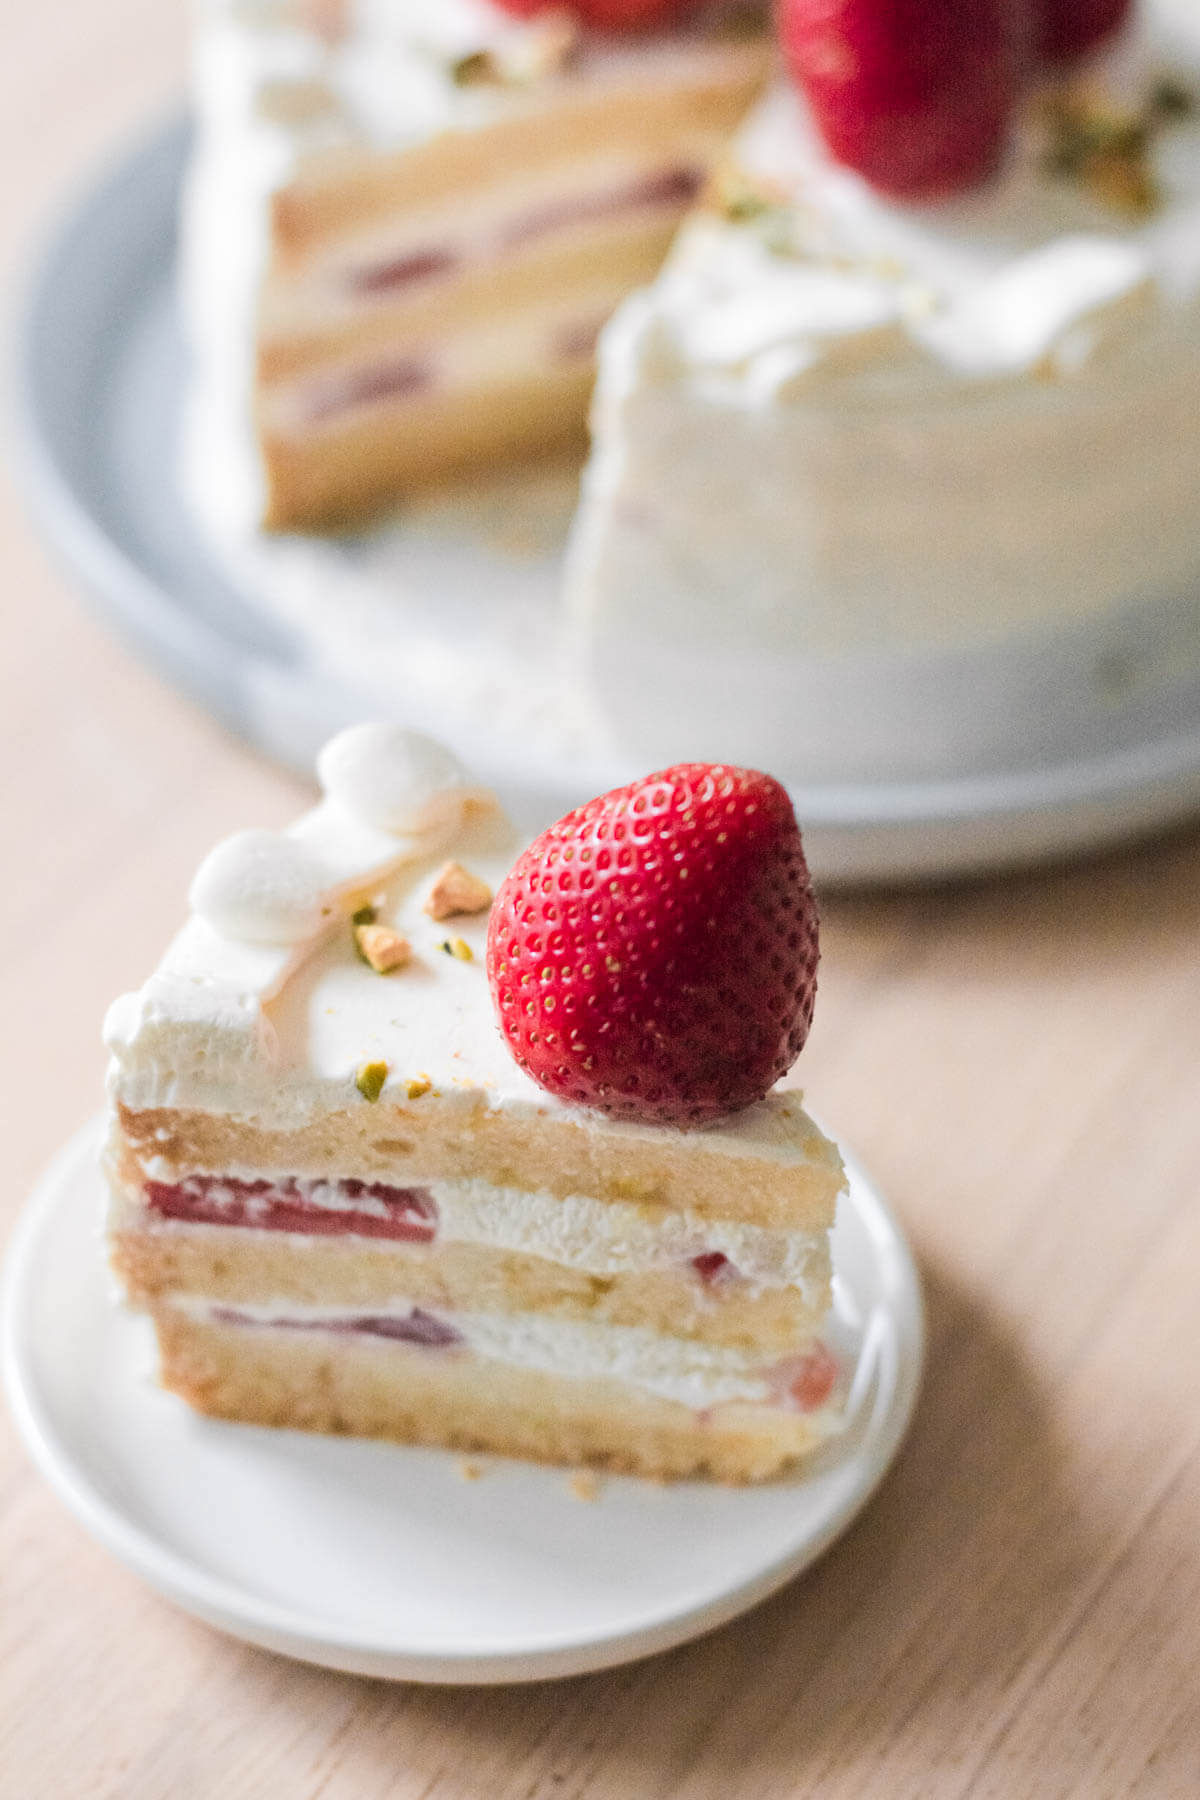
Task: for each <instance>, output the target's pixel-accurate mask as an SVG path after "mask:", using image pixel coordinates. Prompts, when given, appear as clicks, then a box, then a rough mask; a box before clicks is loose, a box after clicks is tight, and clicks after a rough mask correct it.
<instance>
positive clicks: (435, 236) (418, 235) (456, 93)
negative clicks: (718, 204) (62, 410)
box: [183, 0, 767, 530]
mask: <svg viewBox="0 0 1200 1800" xmlns="http://www.w3.org/2000/svg"><path fill="white" fill-rule="evenodd" d="M747 11H748V9H747V7H746V5H745V4H737V3H734V4H730V3H729V0H724V3H723V4H697V3H696V0H687V3H686V4H684V3H683V0H579V4H577V5H575V6H572V7H566V8H563V7H548V6H546V5H544V4H531V3H527V0H373V3H372V4H371V5H361V6H359V5H352V4H351V3H350V0H201V4H200V5H199V6H198V8H197V34H196V57H195V66H196V73H195V81H194V95H195V111H196V119H197V133H196V148H195V153H194V157H193V162H192V168H191V174H190V177H189V183H188V197H187V203H186V206H185V209H184V243H183V267H184V284H183V285H184V297H185V301H186V305H187V314H188V322H189V336H190V338H191V342H192V348H193V352H194V361H195V372H194V380H193V384H192V386H193V395H192V398H193V403H194V408H193V410H194V418H193V430H192V437H193V439H194V440H195V441H194V442H193V445H192V450H191V460H192V462H193V463H194V468H193V470H192V472H191V482H190V485H192V486H194V487H196V489H197V493H198V495H199V496H200V497H201V499H202V503H203V504H204V506H205V510H206V512H208V511H212V510H214V506H215V507H216V510H218V511H220V510H221V509H222V508H223V509H224V510H226V511H229V512H231V513H233V514H236V515H238V516H240V515H242V514H245V513H247V512H249V511H254V512H255V513H256V515H257V516H256V518H255V521H254V522H255V523H258V522H260V521H261V522H262V523H265V524H266V525H267V526H268V527H269V528H274V529H292V530H295V529H301V530H311V529H314V528H317V529H320V528H327V527H334V528H336V527H338V526H342V525H345V524H346V523H348V522H352V521H355V520H361V519H362V518H364V517H366V516H367V515H369V514H370V513H372V512H373V511H377V510H379V509H380V508H382V507H386V506H387V505H389V504H393V505H394V504H395V503H396V502H397V501H398V500H399V499H401V498H403V497H405V496H407V495H408V494H410V493H411V492H412V491H413V490H414V489H419V488H422V487H429V486H430V485H432V484H437V483H438V482H441V481H444V480H446V479H447V478H448V477H453V476H456V475H459V476H461V475H469V474H471V473H472V472H474V471H476V470H478V469H486V468H488V467H490V466H492V465H493V464H495V463H498V462H503V461H504V459H505V458H507V457H512V456H530V455H542V454H545V452H546V451H547V450H548V449H552V448H555V447H561V446H563V445H567V444H572V443H574V442H577V441H579V442H581V441H582V437H583V431H584V415H585V410H586V406H587V399H588V395H589V392H590V390H591V383H592V372H593V360H592V352H593V346H594V343H595V337H596V333H597V331H598V330H599V328H600V326H601V325H602V324H603V322H604V321H605V319H607V318H608V316H609V315H610V313H611V312H612V311H613V309H614V307H615V306H616V305H617V303H618V301H620V300H621V299H623V298H624V297H625V295H626V294H628V293H629V292H630V291H631V290H632V289H633V288H635V287H637V286H638V285H639V284H640V283H641V282H643V281H648V280H649V279H650V278H651V277H652V276H653V275H654V274H655V273H656V271H657V269H658V267H659V265H660V264H661V262H662V258H663V256H664V254H665V253H666V249H667V246H668V244H669V242H670V239H671V236H672V234H673V232H674V229H675V227H676V225H677V224H678V222H679V219H680V218H681V217H682V215H683V213H684V211H685V210H686V208H687V207H688V205H689V204H690V203H691V202H692V201H693V200H694V199H695V197H696V194H697V193H698V191H699V190H700V188H701V187H702V186H703V184H704V181H705V179H706V177H707V175H708V172H709V170H710V168H711V166H712V164H713V161H714V159H715V158H716V157H717V155H718V154H719V153H720V152H721V151H722V150H723V149H724V147H725V145H726V144H727V142H728V140H729V137H730V135H731V133H732V132H733V130H734V128H735V127H736V126H737V124H738V123H739V121H740V119H741V117H742V115H743V114H744V112H745V110H746V108H747V106H748V105H749V104H750V101H751V100H752V98H753V97H754V95H755V93H756V92H757V91H758V89H759V88H760V87H761V85H762V82H763V80H764V78H765V75H766V67H767V41H766V37H765V35H764V33H763V31H762V27H761V17H760V18H759V20H758V22H757V24H755V22H754V20H753V18H751V19H750V20H749V24H748V23H747ZM760 13H761V8H760ZM214 496H215V497H216V498H215V499H214Z"/></svg>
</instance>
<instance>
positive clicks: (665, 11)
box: [495, 0, 696, 31]
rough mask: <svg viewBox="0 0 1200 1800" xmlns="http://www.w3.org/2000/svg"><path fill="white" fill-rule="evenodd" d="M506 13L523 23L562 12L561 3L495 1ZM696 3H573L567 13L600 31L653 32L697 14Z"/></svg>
mask: <svg viewBox="0 0 1200 1800" xmlns="http://www.w3.org/2000/svg"><path fill="white" fill-rule="evenodd" d="M495 3H496V5H497V6H501V7H503V9H504V11H505V12H508V13H515V14H516V15H517V17H518V18H519V19H531V18H533V17H534V15H535V14H536V13H542V12H552V11H553V12H561V11H562V10H563V8H562V6H561V4H559V0H495ZM695 6H696V0H571V3H570V5H569V6H568V7H567V11H568V12H571V13H574V15H575V17H576V18H577V19H578V20H579V22H580V24H581V25H591V26H593V27H594V28H595V29H596V30H597V31H652V30H653V29H654V28H655V26H658V25H673V24H674V23H675V21H676V20H677V19H678V18H680V17H681V15H682V14H684V13H687V12H692V11H694V10H695Z"/></svg>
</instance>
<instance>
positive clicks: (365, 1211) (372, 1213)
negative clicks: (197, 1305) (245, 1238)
mask: <svg viewBox="0 0 1200 1800" xmlns="http://www.w3.org/2000/svg"><path fill="white" fill-rule="evenodd" d="M143 1191H144V1195H145V1200H146V1204H147V1206H148V1207H149V1208H150V1210H151V1211H152V1212H156V1213H158V1214H159V1215H160V1216H161V1217H162V1218H164V1219H179V1220H182V1221H184V1222H185V1223H187V1224H191V1225H242V1226H250V1227H251V1228H253V1229H255V1230H258V1231H298V1232H303V1233H304V1234H305V1235H306V1236H316V1237H341V1236H348V1235H354V1236H356V1237H374V1238H396V1239H401V1240H403V1241H404V1242H406V1243H411V1244H428V1243H431V1242H432V1241H433V1239H434V1237H435V1236H436V1234H437V1205H436V1203H435V1201H434V1198H433V1195H432V1194H431V1193H430V1191H429V1189H428V1188H419V1187H410V1188H402V1187H392V1186H390V1185H388V1184H387V1183H386V1182H381V1181H371V1182H367V1181H353V1180H350V1181H336V1182H317V1181H310V1182H300V1181H298V1180H297V1179H296V1178H295V1177H294V1176H288V1177H285V1178H284V1179H283V1180H276V1181H268V1180H266V1179H262V1180H257V1181H239V1180H236V1179H234V1178H233V1177H231V1176H228V1175H190V1176H189V1177H188V1178H187V1180H186V1181H181V1182H177V1183H175V1184H173V1185H171V1184H168V1183H166V1182H161V1181H148V1182H147V1183H146V1186H145V1189H144V1190H143Z"/></svg>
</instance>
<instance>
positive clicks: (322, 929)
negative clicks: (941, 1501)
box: [107, 725, 843, 1480]
mask: <svg viewBox="0 0 1200 1800" xmlns="http://www.w3.org/2000/svg"><path fill="white" fill-rule="evenodd" d="M320 773H321V777H322V782H323V785H324V789H325V797H324V799H323V801H322V802H321V804H320V805H319V806H318V807H317V808H316V809H315V810H314V811H313V812H311V813H309V814H307V815H306V816H305V817H304V818H302V819H300V820H299V821H297V823H296V824H295V825H294V826H292V827H291V828H289V830H288V831H286V832H283V833H268V832H257V831H254V832H242V833H239V834H238V835H237V836H235V837H234V838H232V839H229V840H227V841H226V842H225V843H224V844H222V845H218V846H217V848H216V849H215V850H214V851H213V852H212V853H211V854H210V856H209V858H208V859H206V862H205V863H204V864H203V865H202V867H201V869H200V871H199V872H198V874H197V877H196V880H195V882H194V883H193V886H192V893H191V899H192V908H193V916H192V919H191V921H190V922H189V924H188V925H187V926H186V927H185V929H184V930H183V932H182V933H181V934H180V936H179V937H178V938H177V939H176V941H175V943H174V944H173V945H172V946H171V948H170V949H169V950H168V952H167V954H166V956H165V957H164V959H163V961H162V963H161V965H160V967H159V969H158V970H157V971H156V972H155V973H154V974H153V975H152V976H151V977H150V979H149V981H148V982H147V983H146V985H145V986H144V987H143V988H142V990H141V991H140V992H139V993H137V994H133V995H127V996H126V997H125V998H124V999H123V1000H121V1001H119V1002H117V1004H116V1005H115V1006H114V1007H113V1009H112V1011H111V1013H110V1016H109V1020H108V1025H107V1038H108V1042H109V1046H110V1049H111V1051H112V1056H113V1062H112V1070H111V1078H110V1089H111V1094H112V1102H113V1131H112V1138H111V1142H110V1147H109V1153H108V1165H109V1172H110V1180H111V1187H112V1208H111V1214H110V1241H111V1246H112V1254H113V1261H114V1265H115V1267H116V1269H117V1271H118V1274H119V1275H120V1277H121V1279H122V1281H123V1282H124V1285H125V1288H126V1291H127V1292H128V1294H129V1295H130V1297H131V1299H132V1300H133V1301H134V1302H135V1303H136V1304H138V1305H140V1306H142V1307H144V1308H145V1309H146V1310H147V1311H148V1312H149V1313H150V1314H151V1316H152V1317H153V1319H154V1323H155V1326H156V1328H157V1333H158V1341H159V1346H160V1353H161V1363H162V1378H163V1380H164V1383H165V1384H166V1385H167V1386H168V1387H169V1388H171V1389H172V1390H173V1391H175V1392H177V1393H179V1394H181V1395H182V1396H183V1397H184V1398H186V1399H187V1400H189V1401H190V1402H191V1403H192V1404H193V1405H195V1406H197V1407H199V1408H200V1409H201V1410H203V1411H207V1412H211V1413H214V1414H218V1415H220V1416H224V1417H228V1418H239V1419H252V1420H256V1421H258V1422H261V1423H268V1424H287V1425H298V1426H303V1427H306V1428H309V1429H315V1430H321V1431H351V1432H358V1433H365V1434H371V1435H378V1436H383V1437H391V1438H396V1439H400V1440H403V1441H408V1442H421V1443H429V1444H445V1445H453V1446H456V1447H461V1448H472V1449H492V1450H496V1451H501V1452H507V1453H511V1454H515V1455H522V1456H530V1457H534V1458H538V1459H542V1460H547V1461H558V1462H594V1463H597V1464H601V1465H603V1466H606V1467H610V1468H618V1469H625V1470H629V1471H632V1472H636V1473H643V1474H650V1475H658V1476H680V1475H689V1474H707V1475H711V1476H716V1477H719V1478H723V1479H729V1480H751V1479H760V1478H762V1477H764V1476H767V1475H771V1474H773V1473H775V1472H776V1471H778V1470H779V1469H781V1468H783V1467H785V1466H786V1465H787V1464H789V1463H790V1462H792V1461H794V1460H795V1459H796V1458H797V1457H800V1456H802V1455H804V1454H805V1453H806V1452H807V1451H808V1450H809V1449H810V1448H812V1447H813V1446H814V1445H815V1444H817V1443H819V1442H820V1441H822V1440H823V1438H825V1437H826V1436H827V1435H828V1434H829V1433H830V1432H831V1431H834V1430H836V1429H837V1426H838V1420H839V1410H840V1398H841V1393H842V1390H843V1377H842V1374H841V1372H840V1371H839V1367H838V1364H837V1360H836V1356H835V1354H834V1352H833V1349H832V1347H831V1345H830V1342H829V1340H828V1337H827V1333H826V1325H827V1316H828V1313H829V1308H830V1300H831V1289H830V1277H831V1270H830V1253H829V1231H830V1227H831V1226H832V1224H833V1219H834V1211H835V1206H836V1202H837V1197H838V1194H839V1192H840V1191H841V1189H842V1187H843V1177H842V1170H841V1163H840V1159H839V1157H838V1154H837V1151H836V1149H835V1148H834V1146H833V1145H832V1144H831V1143H830V1142H829V1141H828V1139H826V1138H825V1137H824V1136H823V1135H822V1133H821V1132H820V1131H819V1130H818V1129H817V1127H816V1126H815V1125H814V1124H813V1122H812V1120H811V1119H810V1118H809V1117H808V1115H807V1114H806V1113H805V1111H804V1109H803V1106H802V1104H801V1100H800V1097H799V1096H798V1095H797V1094H796V1093H795V1092H794V1091H790V1090H788V1089H786V1088H781V1087H780V1086H778V1085H777V1084H778V1080H779V1078H780V1077H781V1076H782V1075H783V1074H784V1073H785V1072H786V1070H787V1069H788V1068H789V1066H790V1065H791V1063H792V1061H793V1060H794V1058H795V1056H796V1054H797V1053H798V1051H799V1049H800V1047H801V1045H802V1044H803V1042H804V1039H805V1036H806V1034H807V1031H808V1026H809V1022H810V1020H811V1016H812V1007H813V997H814V993H815V985H816V962H817V921H816V912H815V907H814V903H813V898H812V892H811V887H810V884H809V880H808V874H807V869H806V866H805V860H804V855H803V849H802V845H801V841H800V835H799V831H798V829H797V825H796V820H795V816H794V813H793V811H792V807H791V804H790V802H789V800H788V798H787V796H786V794H785V793H784V791H783V789H782V788H781V787H780V786H779V784H778V783H777V782H775V781H773V780H772V779H771V778H769V777H768V776H766V775H762V774H759V773H756V772H754V771H749V770H744V769H738V768H732V767H728V766H724V765H712V764H684V765H677V766H674V767H672V768H669V769H666V770H664V771H662V772H661V773H659V774H657V775H654V776H651V777H649V778H647V779H646V780H644V781H640V782H635V783H632V784H630V785H629V786H627V787H624V788H621V789H618V790H615V791H613V792H612V793H610V794H607V795H604V796H602V797H601V798H600V799H598V800H596V801H593V802H592V803H591V804H590V805H588V806H585V807H582V808H580V809H578V810H577V811H576V812H574V813H572V814H570V815H568V817H567V818H565V819H563V820H561V821H560V822H559V823H558V824H557V825H556V826H554V827H552V828H551V829H550V830H549V831H548V832H546V833H544V834H543V835H542V836H541V837H540V838H539V839H537V840H535V842H534V843H533V844H532V845H531V846H529V847H528V848H526V849H525V850H524V851H521V849H520V846H519V844H518V843H517V842H516V841H515V839H514V836H513V833H512V830H511V827H510V826H509V825H508V823H507V821H506V820H505V819H504V817H503V814H502V813H501V811H500V809H499V807H498V805H497V803H496V800H495V797H494V795H492V794H490V793H489V792H488V791H487V790H486V789H481V788H479V787H477V786H476V785H475V784H473V783H472V782H470V781H469V780H468V779H467V778H466V776H465V775H464V774H463V772H462V771H461V769H459V768H458V767H457V765H456V764H455V763H454V761H453V759H452V758H450V757H449V756H448V755H447V754H446V752H444V751H443V750H441V749H440V747H438V746H436V745H433V744H431V743H430V742H429V741H428V740H425V739H421V738H418V737H416V736H414V735H413V734H411V733H406V732H403V731H401V730H399V729H398V728H395V727H390V726H382V725H381V726H368V727H363V728H358V729H356V730H354V731H351V732H348V733H345V734H343V735H342V736H341V737H339V738H337V739H335V740H334V741H333V742H332V743H331V744H330V745H328V746H327V747H326V750H325V751H324V752H323V754H322V757H321V760H320ZM493 894H495V896H496V897H495V900H494V901H493V900H492V895H493Z"/></svg>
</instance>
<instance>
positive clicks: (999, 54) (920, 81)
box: [779, 0, 1025, 200]
mask: <svg viewBox="0 0 1200 1800" xmlns="http://www.w3.org/2000/svg"><path fill="white" fill-rule="evenodd" d="M1024 4H1025V0H1020V3H1019V4H1018V3H1017V0H780V6H779V28H780V35H781V39H782V44H783V53H784V57H785V60H786V62H787V64H788V67H789V68H790V70H791V72H792V74H793V76H794V77H795V79H796V81H797V82H798V83H799V84H800V85H801V87H802V88H803V89H804V91H805V93H806V94H807V96H808V101H809V105H810V106H811V108H812V112H813V117H814V118H815V120H816V123H817V126H818V128H819V129H820V132H821V135H822V136H823V138H824V139H825V142H826V143H827V144H828V146H829V148H830V150H831V151H832V153H833V155H834V156H835V157H837V159H838V161H839V162H843V163H848V164H849V165H850V167H851V168H852V169H857V170H858V172H859V174H860V175H865V176H866V178H867V180H868V181H869V182H871V183H872V185H873V186H875V187H877V188H879V189H880V190H881V191H882V192H883V193H885V194H891V195H894V196H895V197H896V198H897V199H901V200H935V199H940V198H943V197H945V196H946V195H948V194H954V193H957V192H958V191H959V190H960V189H962V188H968V187H971V186H973V185H974V184H975V183H976V182H978V181H982V180H983V179H984V177H985V176H987V175H990V174H991V172H992V170H993V169H994V168H995V166H996V163H997V162H998V161H999V158H1000V154H1001V152H1002V150H1003V148H1004V144H1005V140H1006V138H1007V135H1008V125H1009V118H1010V116H1011V113H1012V109H1013V106H1014V103H1015V101H1016V98H1017V93H1018V88H1019V83H1020V76H1021V65H1022V61H1023V55H1022V51H1023V46H1022V44H1021V42H1020V39H1021V36H1022V27H1023V24H1024V23H1025V18H1024V13H1023V7H1024Z"/></svg>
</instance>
